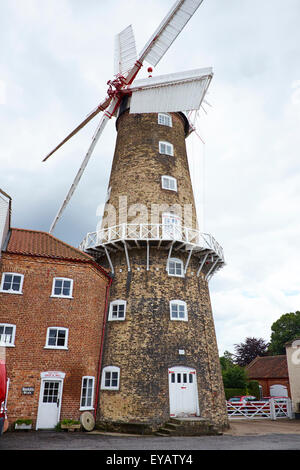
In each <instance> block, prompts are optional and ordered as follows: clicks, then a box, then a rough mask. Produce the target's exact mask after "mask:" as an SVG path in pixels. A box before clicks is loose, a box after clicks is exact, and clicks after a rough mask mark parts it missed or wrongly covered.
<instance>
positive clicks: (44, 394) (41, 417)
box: [36, 378, 63, 429]
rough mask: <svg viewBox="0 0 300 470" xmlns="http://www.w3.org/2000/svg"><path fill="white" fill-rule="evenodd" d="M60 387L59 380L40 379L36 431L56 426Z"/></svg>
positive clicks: (61, 382)
mask: <svg viewBox="0 0 300 470" xmlns="http://www.w3.org/2000/svg"><path fill="white" fill-rule="evenodd" d="M62 386H63V381H62V380H61V379H55V378H46V379H42V383H41V392H40V401H39V408H38V417H37V426H36V427H37V429H52V428H54V427H55V426H56V425H57V423H58V421H59V417H60V408H61V397H62Z"/></svg>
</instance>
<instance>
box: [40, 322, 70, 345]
mask: <svg viewBox="0 0 300 470" xmlns="http://www.w3.org/2000/svg"><path fill="white" fill-rule="evenodd" d="M50 330H63V331H65V344H64V345H63V346H58V345H57V344H55V345H53V344H49V339H50ZM57 339H58V338H57V336H56V341H57ZM68 339H69V328H65V327H64V326H49V327H48V328H47V335H46V344H45V346H44V349H64V350H67V349H68Z"/></svg>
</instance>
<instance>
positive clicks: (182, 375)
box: [168, 366, 199, 416]
mask: <svg viewBox="0 0 300 470" xmlns="http://www.w3.org/2000/svg"><path fill="white" fill-rule="evenodd" d="M168 372H169V397H170V416H199V402H198V389H197V379H196V370H195V369H192V368H190V367H182V366H176V367H170V368H169V369H168Z"/></svg>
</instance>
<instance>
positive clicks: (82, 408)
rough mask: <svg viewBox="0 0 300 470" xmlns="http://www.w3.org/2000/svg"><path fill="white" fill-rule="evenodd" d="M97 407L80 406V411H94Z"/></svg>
mask: <svg viewBox="0 0 300 470" xmlns="http://www.w3.org/2000/svg"><path fill="white" fill-rule="evenodd" d="M94 410H95V408H93V407H92V406H81V407H80V408H79V411H94Z"/></svg>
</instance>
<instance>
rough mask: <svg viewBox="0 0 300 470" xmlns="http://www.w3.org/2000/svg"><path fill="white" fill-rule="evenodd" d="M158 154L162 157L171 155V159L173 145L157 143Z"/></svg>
mask: <svg viewBox="0 0 300 470" xmlns="http://www.w3.org/2000/svg"><path fill="white" fill-rule="evenodd" d="M159 153H162V154H164V155H171V157H173V156H174V147H173V144H170V142H162V141H160V142H159Z"/></svg>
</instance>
